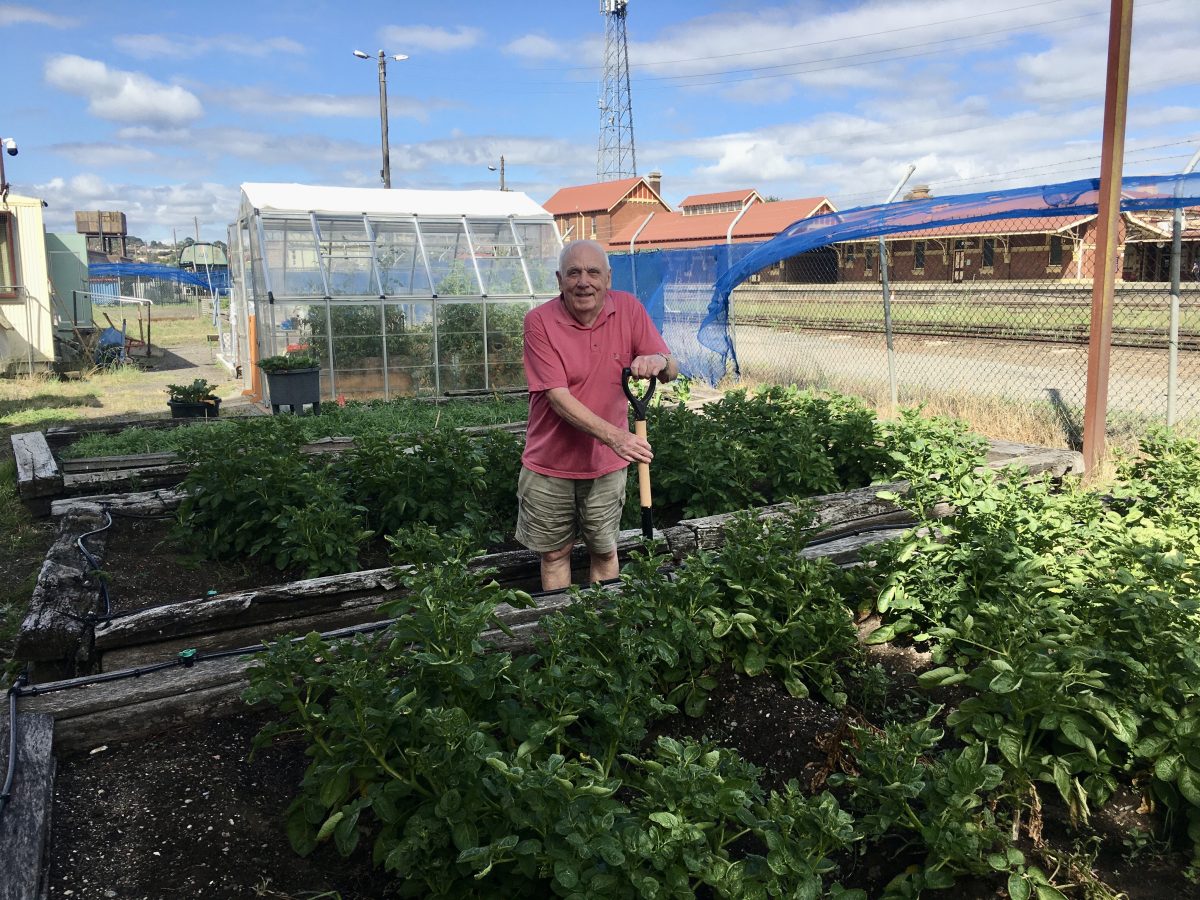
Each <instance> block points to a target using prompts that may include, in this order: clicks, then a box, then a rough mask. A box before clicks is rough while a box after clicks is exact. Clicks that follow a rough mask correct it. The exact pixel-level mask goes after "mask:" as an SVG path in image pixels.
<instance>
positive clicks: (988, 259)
mask: <svg viewBox="0 0 1200 900" xmlns="http://www.w3.org/2000/svg"><path fill="white" fill-rule="evenodd" d="M995 264H996V239H995V238H984V239H983V268H984V270H985V271H990V270H991V268H992V267H993V266H994V265H995Z"/></svg>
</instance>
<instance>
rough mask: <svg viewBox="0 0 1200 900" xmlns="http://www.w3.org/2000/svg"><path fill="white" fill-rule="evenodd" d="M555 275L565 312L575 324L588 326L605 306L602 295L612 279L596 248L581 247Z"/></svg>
mask: <svg viewBox="0 0 1200 900" xmlns="http://www.w3.org/2000/svg"><path fill="white" fill-rule="evenodd" d="M554 274H555V275H556V276H557V277H558V288H559V290H561V291H562V295H563V300H564V301H565V302H566V304H567V310H568V312H570V313H571V315H572V316H574V317H575V319H576V320H577V321H579V322H582V323H583V324H585V325H590V324H591V323H592V322H593V321H595V318H596V316H598V315H599V314H600V310H601V309H603V307H604V295H605V294H606V293H607V292H608V286H609V284H610V282H611V280H612V273H611V272H610V271H609V268H608V264H607V262H606V261H605V259H604V255H603V254H602V253H600V252H599V251H598V250H596V248H595V247H590V246H587V245H583V246H581V247H580V248H579V249H578V250H574V251H572V252H570V253H568V254H567V256H566V258H565V259H564V260H563V270H562V271H561V272H555V273H554Z"/></svg>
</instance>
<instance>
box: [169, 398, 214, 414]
mask: <svg viewBox="0 0 1200 900" xmlns="http://www.w3.org/2000/svg"><path fill="white" fill-rule="evenodd" d="M167 406H169V407H171V418H172V419H215V418H216V417H217V416H219V415H220V414H221V398H220V397H214V398H213V399H212V400H207V401H204V400H196V401H191V400H168V401H167Z"/></svg>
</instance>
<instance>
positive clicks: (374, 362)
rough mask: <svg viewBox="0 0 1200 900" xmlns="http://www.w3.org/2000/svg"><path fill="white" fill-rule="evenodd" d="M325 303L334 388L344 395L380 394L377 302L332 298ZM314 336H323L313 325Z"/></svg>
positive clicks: (380, 338) (380, 331) (380, 332)
mask: <svg viewBox="0 0 1200 900" xmlns="http://www.w3.org/2000/svg"><path fill="white" fill-rule="evenodd" d="M328 306H329V312H328V315H329V325H328V327H329V330H330V334H331V338H330V339H329V343H330V345H331V346H332V348H333V384H334V390H336V391H337V393H338V394H339V395H343V396H346V397H360V398H369V397H382V396H383V395H384V385H383V324H382V321H381V310H380V304H379V302H378V301H373V302H362V303H345V302H343V303H338V302H336V301H333V302H330V303H329V304H328ZM315 324H316V323H315V322H314V325H315ZM314 336H316V337H317V338H318V340H319V339H320V337H323V335H320V336H317V335H316V329H315V328H314Z"/></svg>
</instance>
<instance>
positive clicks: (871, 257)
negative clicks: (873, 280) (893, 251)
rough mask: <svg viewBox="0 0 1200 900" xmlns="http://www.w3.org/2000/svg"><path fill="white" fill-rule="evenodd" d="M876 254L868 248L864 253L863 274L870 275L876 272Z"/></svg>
mask: <svg viewBox="0 0 1200 900" xmlns="http://www.w3.org/2000/svg"><path fill="white" fill-rule="evenodd" d="M874 265H875V252H874V251H873V250H871V248H870V247H868V248H867V249H866V250H864V251H863V274H864V275H870V274H871V272H872V271H873V270H874Z"/></svg>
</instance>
